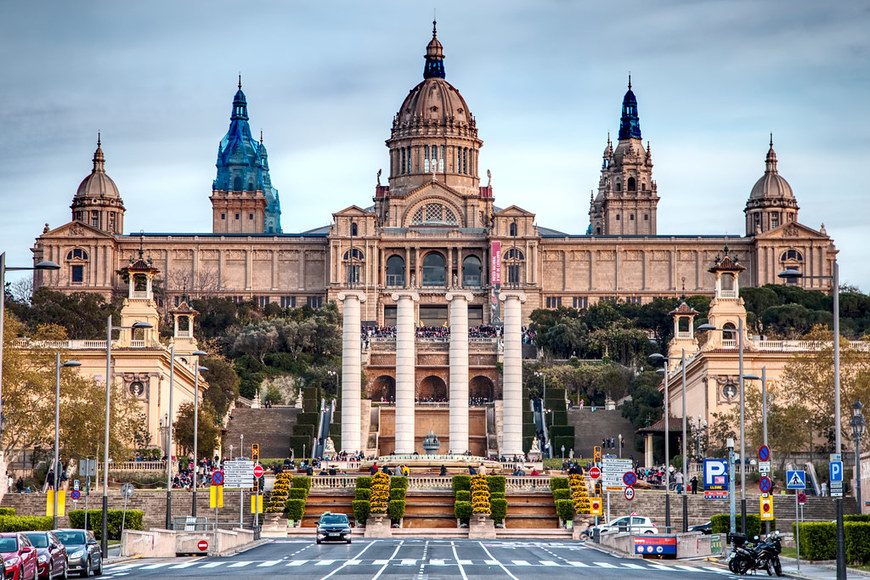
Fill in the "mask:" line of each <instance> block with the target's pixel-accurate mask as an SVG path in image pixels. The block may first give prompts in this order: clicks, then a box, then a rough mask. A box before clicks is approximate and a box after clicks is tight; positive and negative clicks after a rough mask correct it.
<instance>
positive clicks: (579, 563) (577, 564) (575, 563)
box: [568, 562, 589, 568]
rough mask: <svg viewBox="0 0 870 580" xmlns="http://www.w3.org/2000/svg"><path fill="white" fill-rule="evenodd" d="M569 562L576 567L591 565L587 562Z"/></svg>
mask: <svg viewBox="0 0 870 580" xmlns="http://www.w3.org/2000/svg"><path fill="white" fill-rule="evenodd" d="M568 563H569V564H571V565H572V566H574V567H575V568H588V567H589V564H587V563H585V562H568Z"/></svg>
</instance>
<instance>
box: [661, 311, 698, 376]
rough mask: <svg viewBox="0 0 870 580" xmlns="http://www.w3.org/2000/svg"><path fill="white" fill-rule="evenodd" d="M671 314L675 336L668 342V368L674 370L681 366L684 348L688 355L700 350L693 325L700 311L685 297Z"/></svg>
mask: <svg viewBox="0 0 870 580" xmlns="http://www.w3.org/2000/svg"><path fill="white" fill-rule="evenodd" d="M669 314H670V316H671V318H673V319H674V337H673V338H672V339H671V342H670V343H669V344H668V368H669V370H674V369H675V368H676V367H677V366H679V359H680V356H681V355H682V352H683V350H685V351H686V354H687V355H688V354H694V353H696V352H698V340H697V339H696V338H695V331H694V327H693V325H692V324H693V322H694V320H695V317H696V316H698V311H697V310H695V309H694V308H692V307H691V306H689V305H688V304H686V301H685V299H684V300H682V301H681V302H680V305H679V306H677V307H676V308H675V309H674V310H671V312H670V313H669Z"/></svg>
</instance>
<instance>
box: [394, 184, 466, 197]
mask: <svg viewBox="0 0 870 580" xmlns="http://www.w3.org/2000/svg"><path fill="white" fill-rule="evenodd" d="M426 195H435V196H436V197H438V198H441V199H443V198H444V197H445V196H447V197H449V198H453V197H455V198H462V194H461V193H459V192H458V191H456V190H455V189H453V188H452V187H450V186H448V185H445V184H443V183H441V182H440V181H430V182H428V183H424V184H423V185H420V186H419V187H415V188H414V189H412V190H411V191H409V192H408V195H406V196H405V198H406V199H408V200H411V199H414V200H416V199H418V198H420V197H425V196H426Z"/></svg>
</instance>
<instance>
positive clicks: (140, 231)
mask: <svg viewBox="0 0 870 580" xmlns="http://www.w3.org/2000/svg"><path fill="white" fill-rule="evenodd" d="M144 239H145V230H139V259H140V260H141V259H142V256H143V255H144V254H145V252H144V251H143V250H142V241H143V240H144Z"/></svg>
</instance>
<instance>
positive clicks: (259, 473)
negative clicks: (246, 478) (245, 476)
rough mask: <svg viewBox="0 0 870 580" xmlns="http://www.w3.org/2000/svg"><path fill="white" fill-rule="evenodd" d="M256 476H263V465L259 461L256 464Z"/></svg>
mask: <svg viewBox="0 0 870 580" xmlns="http://www.w3.org/2000/svg"><path fill="white" fill-rule="evenodd" d="M254 477H263V466H262V465H260V464H259V463H258V464H257V465H255V466H254Z"/></svg>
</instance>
